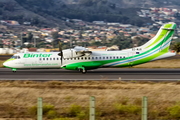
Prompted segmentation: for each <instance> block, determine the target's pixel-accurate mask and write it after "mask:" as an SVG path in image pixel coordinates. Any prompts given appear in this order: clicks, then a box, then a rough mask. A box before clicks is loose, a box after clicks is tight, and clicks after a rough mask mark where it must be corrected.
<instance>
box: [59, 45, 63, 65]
mask: <svg viewBox="0 0 180 120" xmlns="http://www.w3.org/2000/svg"><path fill="white" fill-rule="evenodd" d="M59 51H60V53H59V54H58V55H59V56H61V65H62V63H63V50H62V43H61V42H60V41H59Z"/></svg>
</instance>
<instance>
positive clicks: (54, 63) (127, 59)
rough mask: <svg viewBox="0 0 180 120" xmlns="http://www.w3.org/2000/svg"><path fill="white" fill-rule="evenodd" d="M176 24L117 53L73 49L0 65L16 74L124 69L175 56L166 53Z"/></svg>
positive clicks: (15, 58)
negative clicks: (139, 44) (19, 71)
mask: <svg viewBox="0 0 180 120" xmlns="http://www.w3.org/2000/svg"><path fill="white" fill-rule="evenodd" d="M175 28H176V24H175V23H173V22H169V23H166V24H164V25H162V26H161V27H160V29H159V31H158V32H157V34H156V35H155V36H154V37H153V38H152V39H150V40H149V41H148V42H147V43H145V44H144V45H142V46H139V47H134V48H130V49H125V50H120V51H89V50H88V49H86V48H85V47H81V46H76V47H75V48H73V49H65V50H62V47H61V43H60V44H59V52H28V53H17V54H14V55H13V56H12V57H11V58H10V59H8V60H7V61H5V62H4V63H3V65H4V66H5V67H7V68H10V69H12V71H13V72H16V71H17V69H26V68H27V69H41V68H42V69H45V68H53V69H54V68H57V69H60V68H63V69H68V70H78V71H79V72H81V73H83V74H84V73H86V72H87V70H91V69H97V68H104V67H128V66H134V65H139V64H143V63H147V62H150V61H154V60H158V59H162V58H166V57H171V56H175V55H176V53H175V52H172V51H170V50H169V47H170V43H171V40H172V37H173V34H174V30H175Z"/></svg>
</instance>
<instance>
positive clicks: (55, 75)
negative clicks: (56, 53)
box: [0, 68, 180, 81]
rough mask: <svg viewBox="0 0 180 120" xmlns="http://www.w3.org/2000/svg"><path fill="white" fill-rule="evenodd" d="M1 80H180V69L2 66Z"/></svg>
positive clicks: (0, 70)
mask: <svg viewBox="0 0 180 120" xmlns="http://www.w3.org/2000/svg"><path fill="white" fill-rule="evenodd" d="M0 80H40V81H47V80H66V81H69V80H77V81H78V80H123V81H128V80H146V81H179V80H180V69H159V68H158V69H142V68H100V69H95V70H89V71H88V72H87V73H86V74H82V73H80V72H78V71H71V70H64V69H32V70H29V69H26V70H17V72H16V73H13V72H12V71H11V69H8V68H0Z"/></svg>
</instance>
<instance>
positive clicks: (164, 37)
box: [140, 22, 176, 52]
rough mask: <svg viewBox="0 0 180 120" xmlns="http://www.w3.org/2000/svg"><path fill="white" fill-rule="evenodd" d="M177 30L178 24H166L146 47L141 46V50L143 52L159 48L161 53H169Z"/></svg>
mask: <svg viewBox="0 0 180 120" xmlns="http://www.w3.org/2000/svg"><path fill="white" fill-rule="evenodd" d="M175 28H176V24H175V23H173V22H170V23H167V24H164V25H163V26H161V28H160V29H159V31H158V32H157V34H156V36H155V37H153V38H152V39H151V40H149V41H148V42H147V43H145V44H144V45H142V46H140V48H141V49H143V50H150V49H157V48H159V51H163V52H168V51H169V46H170V43H171V39H172V36H173V34H174V29H175Z"/></svg>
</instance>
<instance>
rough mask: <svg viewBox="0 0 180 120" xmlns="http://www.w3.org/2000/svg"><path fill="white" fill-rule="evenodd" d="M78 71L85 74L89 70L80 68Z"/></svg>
mask: <svg viewBox="0 0 180 120" xmlns="http://www.w3.org/2000/svg"><path fill="white" fill-rule="evenodd" d="M78 71H79V72H81V73H82V74H85V73H86V72H87V70H86V69H82V68H78Z"/></svg>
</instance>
